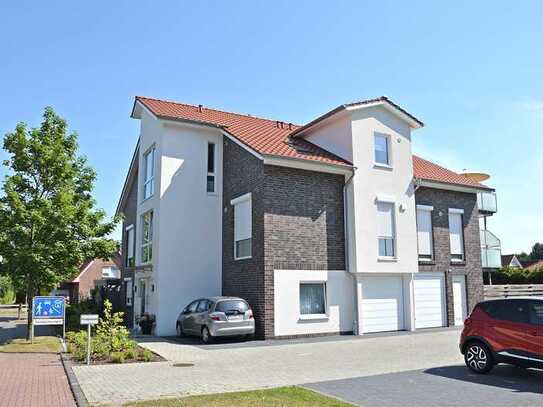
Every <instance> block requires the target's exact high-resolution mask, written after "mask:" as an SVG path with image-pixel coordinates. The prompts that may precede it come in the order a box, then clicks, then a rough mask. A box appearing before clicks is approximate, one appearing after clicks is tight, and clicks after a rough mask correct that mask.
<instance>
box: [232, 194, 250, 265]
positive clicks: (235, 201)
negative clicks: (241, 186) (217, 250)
mask: <svg viewBox="0 0 543 407" xmlns="http://www.w3.org/2000/svg"><path fill="white" fill-rule="evenodd" d="M245 201H249V202H250V214H249V215H250V221H249V225H250V237H249V238H246V239H239V240H236V205H238V204H240V203H242V202H245ZM230 204H231V205H232V207H233V210H234V236H233V237H234V239H233V240H234V260H245V259H251V258H252V257H253V236H252V233H253V213H252V210H253V202H252V194H251V193H250V192H249V193H247V194H245V195H241V196H238V197H237V198H234V199H232V200H231V201H230ZM247 239H249V240H250V247H251V255H250V256H242V257H238V253H237V245H236V243H237V242H238V241H239V242H241V241H243V240H247Z"/></svg>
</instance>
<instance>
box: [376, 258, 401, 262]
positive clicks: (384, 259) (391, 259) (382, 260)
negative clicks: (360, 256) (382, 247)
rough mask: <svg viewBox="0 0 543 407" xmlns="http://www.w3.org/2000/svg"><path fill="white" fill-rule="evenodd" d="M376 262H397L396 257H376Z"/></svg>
mask: <svg viewBox="0 0 543 407" xmlns="http://www.w3.org/2000/svg"><path fill="white" fill-rule="evenodd" d="M377 261H380V262H384V263H386V262H389V263H395V262H397V261H398V259H397V258H396V257H377Z"/></svg>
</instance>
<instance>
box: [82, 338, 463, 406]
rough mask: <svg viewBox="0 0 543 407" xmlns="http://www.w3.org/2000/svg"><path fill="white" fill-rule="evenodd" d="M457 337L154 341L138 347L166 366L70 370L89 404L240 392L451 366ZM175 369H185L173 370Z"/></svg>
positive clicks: (455, 360) (455, 359)
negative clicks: (216, 344) (231, 343)
mask: <svg viewBox="0 0 543 407" xmlns="http://www.w3.org/2000/svg"><path fill="white" fill-rule="evenodd" d="M458 337H459V331H458V330H443V331H437V332H428V333H418V334H412V335H394V336H386V337H382V336H379V337H367V338H364V339H360V338H354V337H353V338H352V339H348V340H345V339H342V340H338V341H330V340H326V341H322V342H313V341H312V342H309V343H295V344H280V343H278V344H277V345H271V346H255V347H248V346H240V347H239V348H228V349H224V348H210V350H207V349H206V348H203V347H200V346H191V345H184V344H177V343H171V342H168V341H165V340H162V339H161V338H156V339H155V340H154V341H149V340H146V342H145V343H141V345H142V346H145V347H147V348H149V349H150V350H152V351H154V352H156V353H158V354H160V355H162V356H163V357H165V358H166V359H168V362H155V363H137V364H125V365H101V366H76V367H74V372H75V374H76V376H77V379H78V381H79V383H80V385H81V388H82V390H83V392H84V393H85V396H86V397H87V399H88V400H89V402H92V403H106V402H122V401H129V400H138V399H152V398H159V397H174V396H186V395H194V394H206V393H220V392H225V391H242V390H252V389H256V388H266V387H276V386H284V385H294V384H303V383H311V382H320V381H327V380H336V379H346V378H353V377H363V376H372V375H379V374H386V373H392V372H401V371H409V370H417V369H427V368H432V367H436V366H449V365H458V364H460V363H461V362H462V358H461V355H460V354H459V351H458ZM178 362H183V363H194V366H192V367H175V366H174V364H175V363H178Z"/></svg>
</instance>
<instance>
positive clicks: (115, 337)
mask: <svg viewBox="0 0 543 407" xmlns="http://www.w3.org/2000/svg"><path fill="white" fill-rule="evenodd" d="M123 315H124V313H123V312H115V313H112V312H111V302H110V301H109V300H105V301H104V316H103V317H102V318H100V322H99V323H98V325H97V327H96V334H97V336H100V337H102V338H103V339H104V340H105V341H107V342H109V348H110V350H111V352H121V351H124V350H126V349H129V348H130V347H133V345H132V343H131V342H133V341H132V340H131V339H130V334H129V332H128V330H127V329H126V327H125V326H124V322H123Z"/></svg>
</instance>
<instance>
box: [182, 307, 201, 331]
mask: <svg viewBox="0 0 543 407" xmlns="http://www.w3.org/2000/svg"><path fill="white" fill-rule="evenodd" d="M199 302H200V300H196V301H193V302H191V303H190V304H189V305H188V306H187V314H186V315H185V316H184V318H183V322H182V325H183V331H184V332H186V333H192V334H193V333H195V322H194V317H195V314H196V308H197V307H198V303H199Z"/></svg>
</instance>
